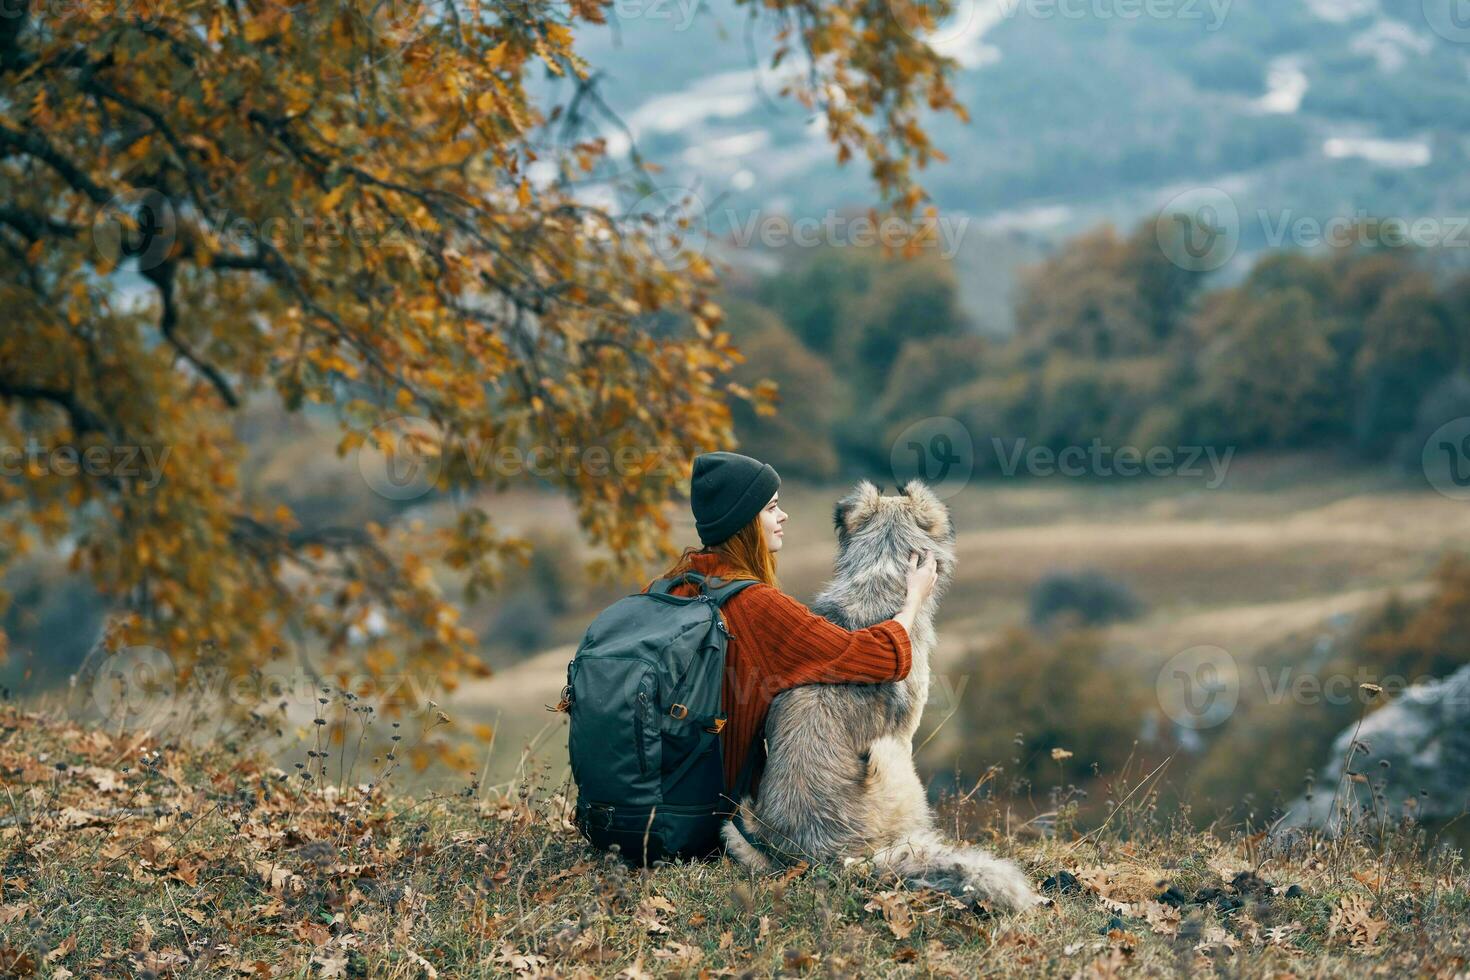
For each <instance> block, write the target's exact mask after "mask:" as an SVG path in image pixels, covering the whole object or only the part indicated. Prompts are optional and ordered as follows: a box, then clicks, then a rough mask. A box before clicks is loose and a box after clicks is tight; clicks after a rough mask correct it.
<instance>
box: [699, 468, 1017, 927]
mask: <svg viewBox="0 0 1470 980" xmlns="http://www.w3.org/2000/svg"><path fill="white" fill-rule="evenodd" d="M834 518H835V523H836V525H837V562H836V575H835V576H834V577H833V579H832V581H831V582H829V583H828V584H827V587H826V588H825V589H823V590H822V593H821V594H820V595H819V596H818V597H817V598H816V601H814V602H813V603H812V610H813V611H814V612H816V613H818V614H819V615H821V616H824V617H826V618H827V619H830V620H831V621H832V622H834V623H836V624H838V625H839V626H842V627H844V628H846V629H862V628H864V627H868V626H872V625H873V624H875V623H880V622H882V621H883V620H885V619H888V618H890V617H891V616H892V615H893V614H894V612H895V611H896V610H898V609H899V608H901V607H902V606H903V601H904V595H905V588H906V586H905V582H906V577H907V569H908V556H909V554H910V553H911V552H921V553H922V552H923V551H926V550H927V551H931V552H933V553H934V555H935V557H936V559H937V563H938V573H939V580H938V582H937V583H936V584H935V587H934V592H933V594H932V595H931V596H930V598H929V601H928V602H927V603H925V605H924V608H923V610H922V612H921V613H920V615H919V617H918V619H917V621H916V622H915V624H914V630H913V633H912V634H911V636H910V640H911V646H912V648H913V667H912V669H911V670H910V671H909V675H908V677H906V678H905V679H904V680H902V681H898V682H896V683H891V684H813V685H808V686H805V687H798V688H793V689H792V690H790V691H786V692H784V693H782V694H780V695H778V696H777V698H776V700H775V701H774V702H773V703H772V705H771V710H770V714H769V715H768V716H767V719H766V733H765V734H766V745H767V749H768V753H769V754H768V757H767V761H766V768H765V773H764V775H763V776H762V777H761V783H760V798H759V799H758V800H755V801H751V799H750V798H749V797H746V799H745V800H743V801H741V802H742V806H741V811H740V815H739V817H738V823H739V825H740V826H736V823H737V821H729V822H727V823H726V824H725V826H724V828H723V836H724V840H725V846H726V850H727V851H728V852H729V854H730V855H731V856H732V857H734V858H735V859H736V860H738V861H740V862H741V863H742V864H744V865H746V866H747V867H749V868H752V869H754V870H758V871H765V872H770V871H773V870H776V869H777V868H778V867H779V866H780V865H782V864H785V863H790V862H794V861H796V860H799V859H806V860H809V861H839V860H842V859H844V858H848V857H869V858H871V859H872V861H873V865H874V867H875V868H876V869H877V870H878V871H879V872H881V873H888V874H893V875H897V876H898V877H900V878H902V879H904V880H906V881H908V882H909V883H910V884H913V885H917V886H921V887H928V888H936V889H940V890H943V891H946V892H949V893H951V894H953V895H956V896H958V897H961V898H964V899H968V900H970V901H975V902H982V901H983V902H986V903H988V904H990V905H991V906H993V907H995V908H998V909H1006V910H1012V911H1019V910H1021V909H1027V908H1030V907H1031V906H1033V905H1036V904H1038V903H1040V902H1041V901H1042V899H1041V897H1040V896H1039V895H1038V894H1037V893H1036V891H1035V889H1034V888H1033V887H1032V885H1031V881H1030V879H1028V878H1027V877H1026V875H1025V874H1024V873H1022V871H1021V870H1020V869H1019V868H1018V867H1016V866H1015V865H1014V864H1012V863H1011V862H1009V861H1005V860H1002V859H1000V858H997V857H995V856H994V855H992V854H990V853H988V852H986V851H984V850H982V849H981V848H978V847H973V846H970V845H956V844H953V843H950V842H948V841H946V840H945V839H944V838H943V837H941V836H940V834H939V832H938V831H937V830H936V829H935V826H934V815H933V812H932V811H931V810H930V809H929V801H928V798H927V797H926V795H925V793H924V787H923V785H922V784H921V783H920V782H919V776H918V773H917V772H916V771H915V769H914V760H913V753H914V749H913V737H914V732H915V730H916V729H917V728H918V727H919V718H920V716H921V714H922V713H923V710H924V702H925V701H926V700H927V699H928V696H929V658H930V656H931V655H932V654H933V652H934V646H935V636H934V609H935V607H936V606H937V605H938V602H939V597H940V596H941V595H942V594H943V593H944V590H945V589H946V587H948V585H949V582H950V580H951V578H952V577H953V575H954V538H955V535H954V527H953V525H952V524H951V523H950V519H949V510H948V509H947V508H946V507H945V506H944V504H943V503H942V502H941V501H940V500H939V498H938V497H936V496H935V495H934V493H933V492H932V491H930V490H929V488H928V487H927V486H925V485H924V484H923V483H921V482H919V481H917V480H914V481H912V482H910V483H909V484H908V485H907V486H905V487H904V488H903V490H902V494H901V495H900V496H893V497H885V496H883V495H882V493H881V492H880V491H879V490H878V488H877V487H875V486H874V485H873V484H871V483H869V482H867V481H866V480H865V481H863V482H862V483H860V484H858V485H857V487H856V488H855V489H854V490H853V491H852V492H851V493H850V494H848V495H847V496H846V497H844V498H842V500H840V501H839V502H838V504H837V510H836V513H835V515H834Z"/></svg>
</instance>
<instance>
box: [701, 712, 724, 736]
mask: <svg viewBox="0 0 1470 980" xmlns="http://www.w3.org/2000/svg"><path fill="white" fill-rule="evenodd" d="M724 730H725V717H724V715H718V716H716V718H715V726H714V727H713V728H706V729H705V731H707V732H709V733H710V734H711V735H718V734H720V732H722V731H724Z"/></svg>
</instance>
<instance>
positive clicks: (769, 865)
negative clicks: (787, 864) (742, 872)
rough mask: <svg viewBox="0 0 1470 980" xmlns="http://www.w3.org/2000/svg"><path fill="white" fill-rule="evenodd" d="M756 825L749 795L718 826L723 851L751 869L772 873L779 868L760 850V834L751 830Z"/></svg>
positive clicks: (762, 872) (761, 872)
mask: <svg viewBox="0 0 1470 980" xmlns="http://www.w3.org/2000/svg"><path fill="white" fill-rule="evenodd" d="M755 825H756V819H755V810H754V808H753V807H752V806H751V799H750V797H748V796H747V797H745V798H744V799H743V800H741V801H740V806H739V808H738V809H737V810H736V811H735V816H733V817H731V818H730V819H729V820H726V821H725V822H724V824H723V825H722V826H721V827H720V838H721V839H722V840H724V842H725V853H726V854H728V855H730V857H732V858H734V859H735V860H736V861H737V862H739V863H740V864H742V865H744V866H745V867H746V868H748V869H749V870H751V871H754V872H756V873H758V874H772V873H774V872H775V871H778V870H780V869H779V867H778V866H777V864H776V862H775V861H773V860H771V859H770V858H769V857H767V856H766V854H765V852H764V851H762V850H761V848H760V844H761V840H760V836H759V835H758V834H756V833H754V832H753V831H752V829H751V828H753V827H754V826H755Z"/></svg>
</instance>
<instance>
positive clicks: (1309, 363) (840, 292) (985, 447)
mask: <svg viewBox="0 0 1470 980" xmlns="http://www.w3.org/2000/svg"><path fill="white" fill-rule="evenodd" d="M1154 228H1155V223H1154V222H1152V221H1148V222H1145V223H1144V224H1142V225H1140V226H1139V227H1138V228H1137V229H1135V230H1134V231H1133V232H1132V233H1131V234H1129V235H1126V236H1125V235H1122V234H1120V233H1119V232H1117V231H1115V230H1114V229H1113V228H1111V227H1102V228H1099V229H1096V230H1093V231H1091V232H1088V233H1086V234H1084V235H1081V236H1079V237H1077V238H1075V239H1073V240H1071V241H1070V242H1068V243H1066V244H1065V245H1064V246H1063V247H1062V248H1060V249H1059V250H1058V251H1057V252H1056V253H1055V254H1053V255H1052V256H1051V257H1049V258H1048V259H1046V260H1045V261H1043V262H1042V263H1040V264H1039V265H1036V266H1034V267H1033V268H1031V269H1029V270H1028V271H1027V272H1026V273H1025V274H1024V277H1023V281H1022V282H1021V284H1020V288H1019V289H1018V290H1017V299H1016V302H1015V320H1016V324H1017V329H1016V332H1015V334H1014V335H1013V336H1012V337H1011V338H1009V339H1008V340H1006V341H1004V342H996V341H987V340H986V339H984V338H983V337H982V336H981V335H980V333H979V332H978V331H977V330H976V329H975V325H974V324H972V323H970V322H969V321H968V319H967V317H966V315H965V312H964V311H963V310H962V309H961V308H960V305H959V302H958V282H957V279H956V273H955V270H954V269H953V268H952V267H951V266H949V265H948V264H946V263H944V262H943V261H941V260H940V259H938V258H937V257H932V258H930V257H925V258H919V259H912V260H899V259H885V258H884V257H882V256H881V255H878V254H876V253H875V252H873V251H864V250H858V249H852V248H841V249H839V248H832V249H824V250H815V251H812V250H808V251H806V252H801V251H800V250H792V253H791V254H783V255H782V264H781V268H780V271H778V272H776V273H775V274H772V275H769V276H766V277H763V278H758V279H755V280H752V281H750V282H747V283H744V284H742V285H740V286H739V287H737V292H738V296H737V298H736V299H735V300H734V301H733V302H731V303H730V304H729V313H730V323H731V327H732V332H733V334H734V335H735V338H736V341H737V343H738V344H739V345H740V346H741V349H742V350H743V351H744V353H745V355H746V358H747V359H746V362H745V363H744V365H742V367H741V368H740V369H739V371H738V373H737V376H739V377H742V378H743V380H745V381H747V382H749V383H752V384H753V383H755V381H757V380H758V379H763V378H770V379H773V380H775V381H776V382H777V383H778V384H779V386H780V396H779V397H780V410H779V411H778V413H777V414H775V415H757V414H756V413H755V412H754V411H749V410H747V411H744V412H742V411H740V410H738V409H737V411H736V418H735V422H736V428H737V432H738V433H739V435H740V437H741V440H742V444H743V445H744V446H745V447H746V448H747V450H748V451H750V452H754V453H755V454H757V455H760V456H762V457H764V458H769V459H771V460H772V461H773V462H774V463H776V464H777V465H778V466H781V468H782V469H783V471H785V470H790V471H791V472H793V473H797V474H800V475H803V476H807V477H811V478H836V477H838V476H839V475H845V474H851V473H853V472H873V471H875V470H876V471H879V472H881V471H883V470H885V469H886V468H887V467H888V465H889V449H890V446H891V445H892V441H893V439H894V438H895V437H896V436H897V435H898V434H899V433H900V432H901V431H902V430H903V429H904V428H905V427H906V426H908V425H909V424H911V423H912V422H914V421H915V420H918V419H922V418H925V417H928V416H936V415H938V416H950V417H953V418H956V419H958V420H960V421H961V422H962V423H964V425H965V426H966V427H967V428H968V429H969V431H970V433H971V436H972V439H973V440H974V443H975V452H976V467H977V469H978V470H980V471H981V472H985V471H986V470H991V471H994V470H995V469H996V468H997V467H998V466H999V464H1000V462H1001V457H1002V456H1003V454H998V453H997V452H996V443H995V441H994V440H999V442H1000V443H1001V444H1002V445H1003V446H1006V447H1011V446H1014V444H1015V441H1016V440H1018V439H1025V440H1026V445H1027V446H1029V447H1048V448H1050V449H1053V450H1061V449H1063V448H1065V447H1067V446H1076V445H1083V446H1085V445H1088V444H1089V443H1090V442H1091V441H1092V440H1094V439H1100V440H1102V442H1103V443H1104V444H1105V445H1107V446H1110V447H1114V448H1118V447H1124V446H1134V447H1139V448H1142V449H1146V448H1148V447H1153V446H1182V445H1191V446H1194V445H1214V446H1222V447H1223V446H1230V447H1234V448H1235V449H1236V450H1239V451H1247V450H1252V449H1267V448H1276V449H1279V448H1296V447H1322V446H1340V447H1346V448H1352V449H1355V450H1356V451H1357V452H1359V453H1361V454H1362V455H1363V456H1365V457H1367V458H1370V459H1389V458H1397V459H1402V460H1403V461H1404V462H1406V463H1408V462H1411V461H1412V462H1413V463H1414V464H1415V465H1417V461H1418V458H1419V453H1420V451H1421V449H1422V447H1423V444H1424V440H1425V438H1426V437H1427V436H1428V435H1429V433H1430V432H1432V431H1433V429H1434V428H1435V427H1437V426H1438V425H1439V424H1441V423H1442V422H1444V421H1447V420H1449V419H1452V418H1457V417H1460V416H1464V415H1470V381H1467V367H1470V276H1460V277H1459V278H1454V277H1446V276H1443V275H1436V274H1435V273H1434V271H1433V270H1432V268H1431V266H1430V264H1429V263H1428V262H1427V261H1425V255H1424V253H1422V252H1416V251H1414V250H1410V249H1403V248H1389V247H1385V246H1381V245H1371V244H1368V243H1367V240H1368V236H1366V235H1365V236H1363V238H1364V243H1363V244H1360V245H1356V246H1353V247H1351V248H1339V249H1333V250H1331V251H1330V252H1327V253H1324V254H1318V253H1307V252H1301V251H1276V252H1268V253H1264V254H1262V255H1261V256H1260V257H1259V258H1258V259H1257V260H1256V262H1255V264H1254V266H1253V267H1252V269H1251V270H1250V272H1249V273H1248V274H1247V275H1246V276H1245V278H1244V279H1243V280H1242V281H1240V282H1239V283H1238V284H1235V285H1220V284H1217V283H1214V282H1212V281H1211V280H1210V278H1209V277H1208V276H1205V275H1201V274H1198V273H1194V272H1189V271H1186V270H1184V269H1181V268H1179V267H1178V266H1176V265H1175V264H1173V263H1172V262H1171V261H1170V260H1169V259H1168V258H1167V257H1166V256H1165V254H1164V253H1163V251H1162V250H1161V248H1160V247H1159V243H1158V240H1157V238H1156V235H1155V231H1154Z"/></svg>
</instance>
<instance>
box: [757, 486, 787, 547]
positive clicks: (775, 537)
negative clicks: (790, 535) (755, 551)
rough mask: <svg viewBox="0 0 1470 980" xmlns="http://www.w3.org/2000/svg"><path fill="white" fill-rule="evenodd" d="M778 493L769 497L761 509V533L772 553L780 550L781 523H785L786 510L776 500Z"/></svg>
mask: <svg viewBox="0 0 1470 980" xmlns="http://www.w3.org/2000/svg"><path fill="white" fill-rule="evenodd" d="M779 496H781V495H780V494H779V493H778V494H775V495H774V496H772V497H771V500H770V502H769V503H767V504H766V508H765V510H763V511H761V534H762V535H763V536H764V537H765V539H766V547H767V548H770V549H771V552H772V553H773V554H774V553H775V552H777V551H780V550H781V535H782V530H781V525H783V524H785V523H786V512H785V511H784V510H782V509H781V505H780V504H778V503H777V502H776V498H777V497H779Z"/></svg>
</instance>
